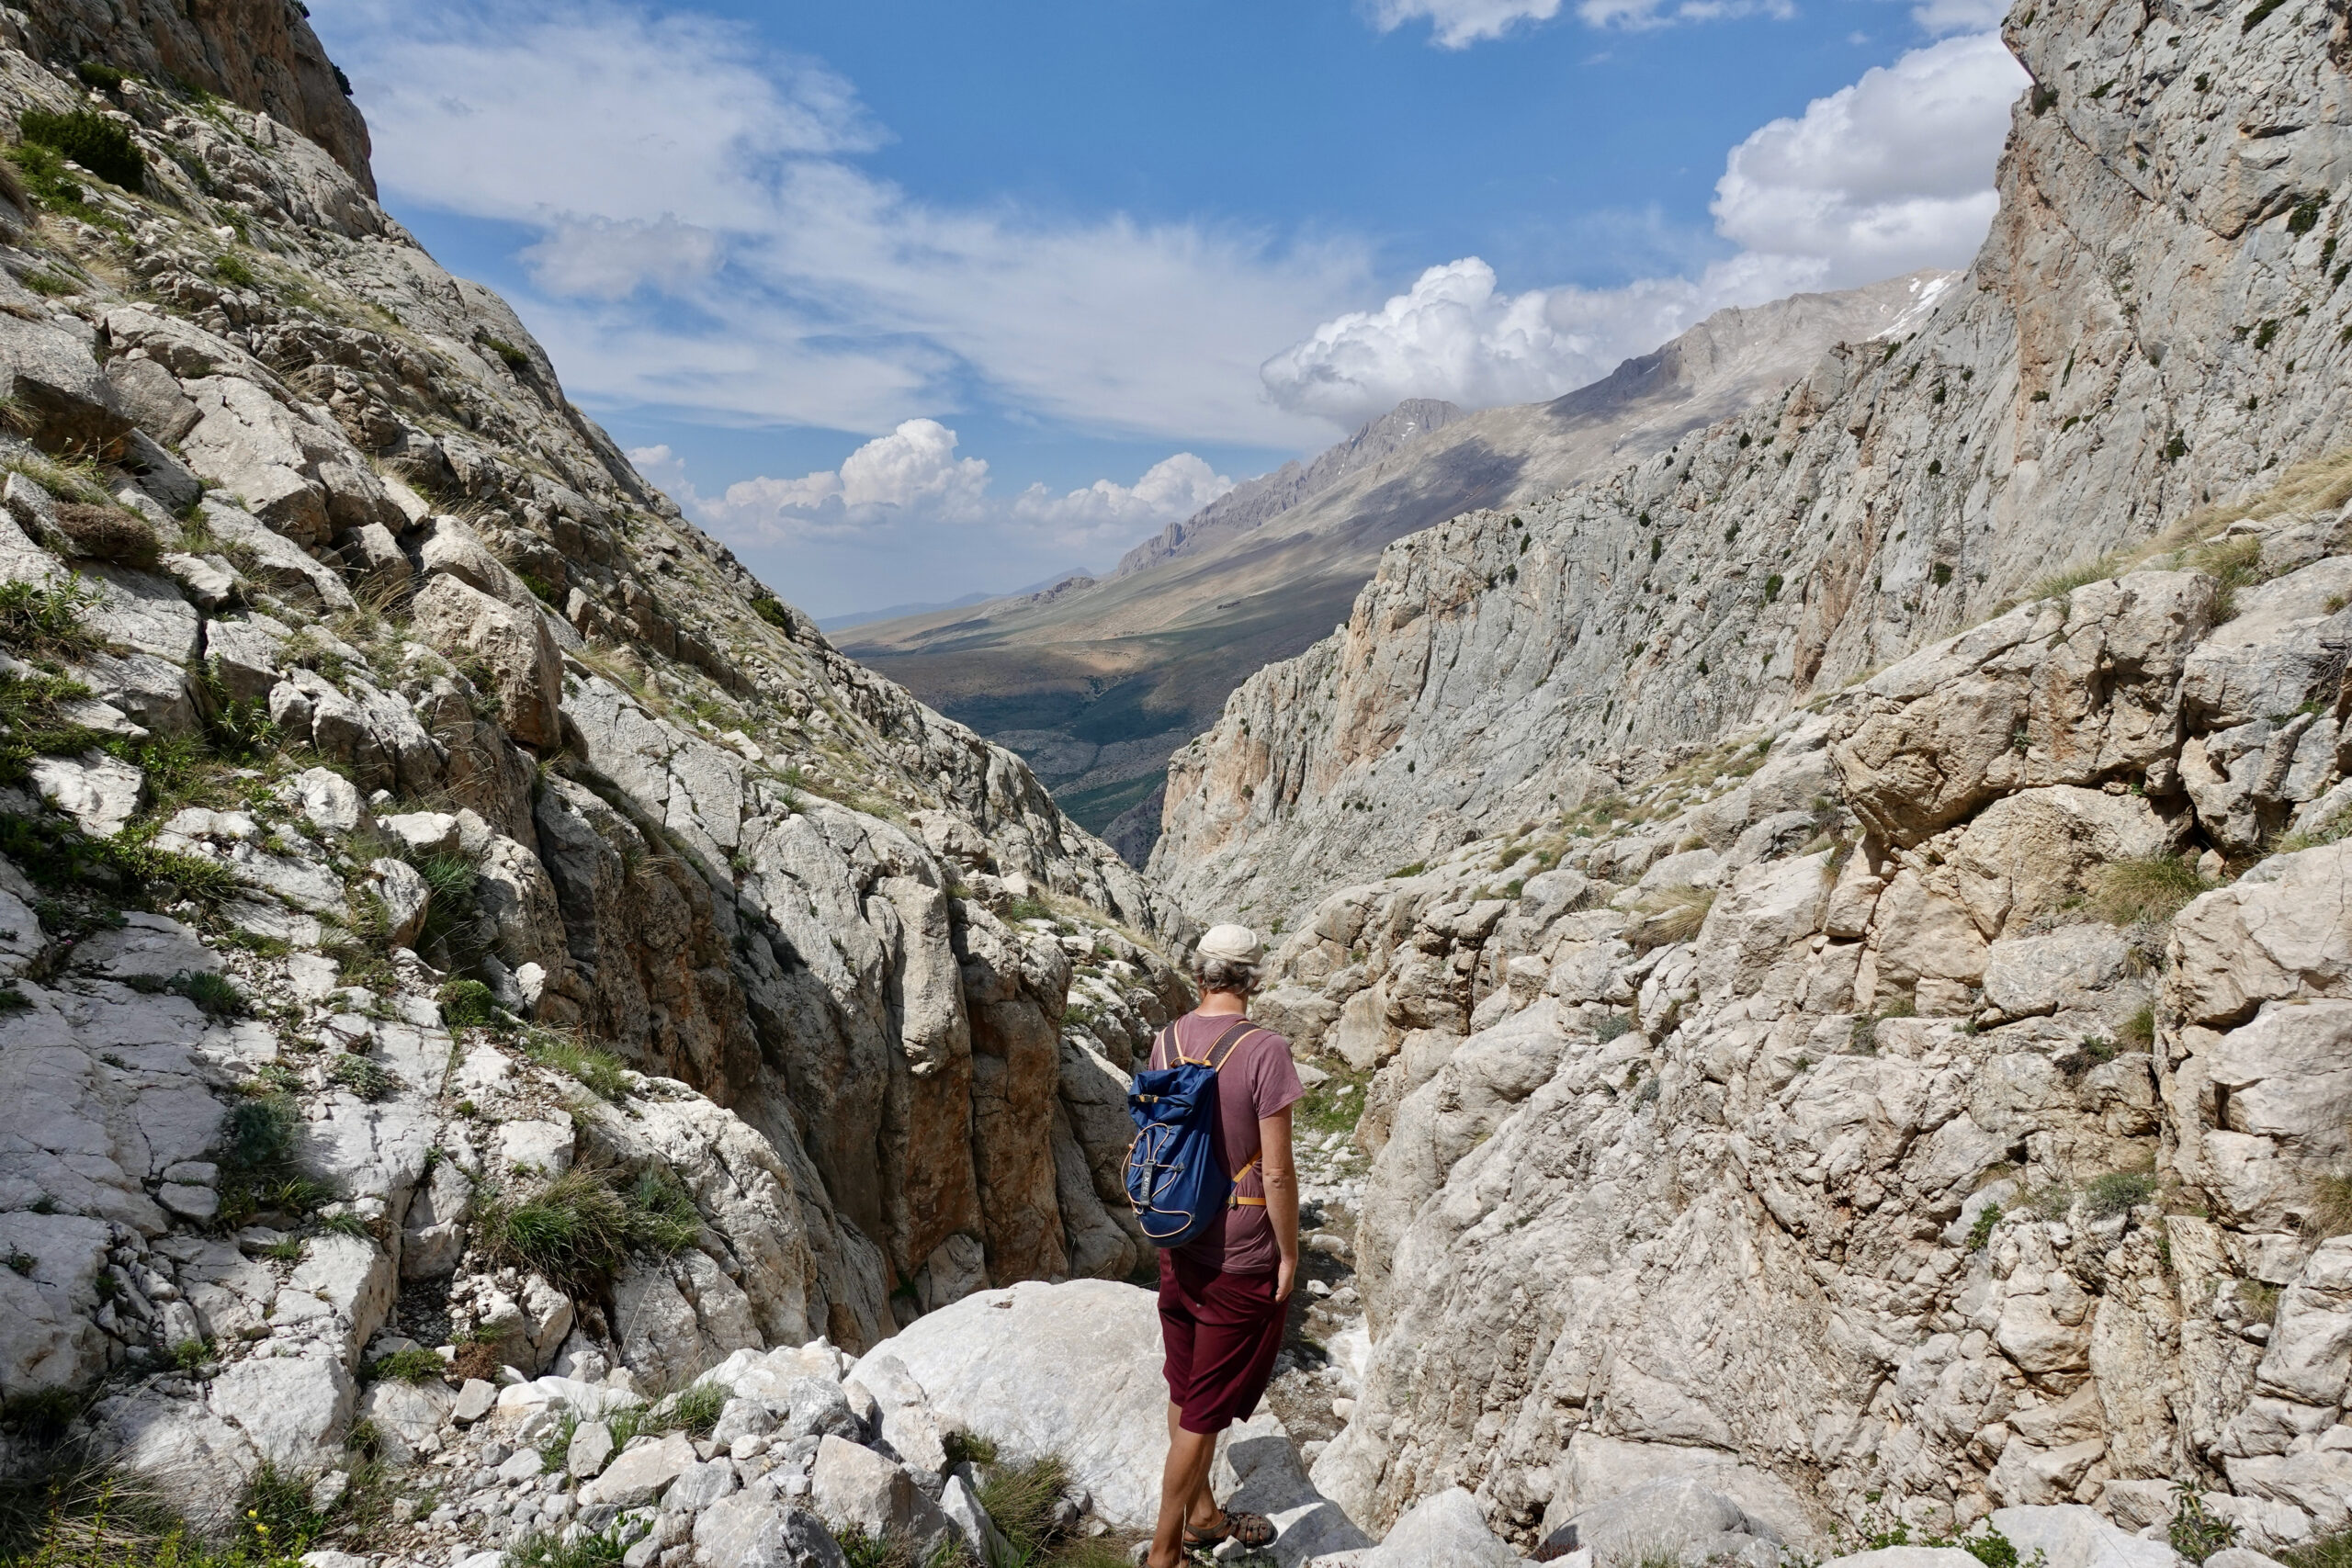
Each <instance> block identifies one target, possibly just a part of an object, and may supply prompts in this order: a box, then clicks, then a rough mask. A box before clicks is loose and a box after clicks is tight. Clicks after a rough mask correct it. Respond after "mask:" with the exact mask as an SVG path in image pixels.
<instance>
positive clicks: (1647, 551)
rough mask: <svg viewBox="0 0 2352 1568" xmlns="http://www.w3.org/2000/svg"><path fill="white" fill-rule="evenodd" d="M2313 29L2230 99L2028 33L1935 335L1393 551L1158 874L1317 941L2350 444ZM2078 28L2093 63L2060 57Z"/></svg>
mask: <svg viewBox="0 0 2352 1568" xmlns="http://www.w3.org/2000/svg"><path fill="white" fill-rule="evenodd" d="M2264 15H2265V17H2266V18H2271V17H2272V14H2271V13H2269V12H2266V13H2265V14H2264ZM2301 16H2303V13H2302V12H2296V13H2294V14H2293V15H2292V16H2290V15H2287V14H2283V13H2282V14H2280V15H2278V17H2275V20H2276V21H2278V22H2281V23H2285V24H2286V25H2282V26H2276V27H2275V28H2274V27H2273V26H2271V25H2269V22H2268V21H2266V23H2265V25H2263V26H2260V27H2257V28H2255V29H2254V30H2253V31H2252V32H2250V33H2248V34H2246V35H2245V48H2246V49H2247V50H2249V51H2255V52H2256V55H2257V56H2258V57H2260V58H2263V59H2264V60H2265V62H2266V66H2267V69H2266V71H2265V73H2262V74H2259V75H2257V76H2256V77H2254V78H2252V79H2246V78H2244V77H2243V76H2241V77H2239V78H2236V79H2225V78H2224V77H2223V76H2222V75H2221V74H2219V72H2220V71H2221V70H2222V69H2223V67H2224V61H2225V59H2226V57H2228V56H2229V55H2230V54H2231V53H2232V51H2233V48H2234V47H2235V46H2234V41H2232V42H2231V44H2230V47H2224V44H2223V42H2222V41H2221V40H2218V39H2208V40H2207V41H2206V42H2204V43H2202V44H2190V43H2188V42H2186V41H2184V43H2183V44H2182V45H2181V46H2177V47H2176V46H2172V45H2170V44H2169V43H2168V42H2167V41H2166V40H2168V39H2170V38H2171V37H2172V36H2173V34H2172V33H2171V31H2169V30H2167V28H2168V27H2169V26H2172V25H2175V24H2168V25H2167V28H2157V27H2155V26H2154V25H2153V24H2152V25H2151V26H2150V28H2148V30H2147V36H2145V37H2142V36H2140V35H2138V34H2133V35H2131V37H2129V38H2124V39H2110V38H2109V36H2108V35H2107V34H2106V33H2104V32H2097V33H2095V35H2094V30H2093V29H2090V28H2087V27H2086V26H2080V27H2079V28H2078V24H2075V23H2074V22H2072V21H2069V22H2067V23H2066V24H2065V26H2066V28H2067V29H2069V30H2068V31H2066V32H2065V33H2063V34H2061V33H2053V32H2052V28H2057V27H2059V25H2060V24H2059V21H2058V18H2057V17H2056V16H2055V15H2054V14H2052V13H2048V12H2045V13H2043V15H2042V18H2041V20H2042V23H2043V25H2041V26H2038V27H2029V28H2019V29H2018V33H2017V39H2016V42H2017V47H2018V51H2019V52H2020V54H2021V56H2022V57H2023V58H2024V59H2025V60H2026V62H2027V63H2028V65H2029V67H2030V69H2031V70H2033V71H2034V73H2035V77H2036V87H2035V89H2034V92H2033V93H2032V94H2030V95H2029V96H2028V97H2026V98H2023V99H2021V100H2020V101H2019V105H2018V109H2017V110H2016V122H2015V125H2014V128H2013V130H2012V135H2011V140H2010V144H2009V148H2008V151H2007V153H2006V155H2005V157H2004V160H2003V163H2002V166H2001V175H2000V189H2001V197H2002V205H2001V209H2000V214H1999V217H1998V218H1997V219H1996V221H1995V224H1994V227H1993V230H1992V232H1991V234H1990V235H1989V236H1988V238H1987V239H1986V241H1985V246H1984V249H1983V251H1982V252H1981V254H1979V256H1978V258H1977V261H1976V263H1975V265H1974V266H1973V268H1972V269H1971V271H1970V273H1969V275H1968V276H1967V277H1966V278H1965V279H1964V280H1963V281H1962V283H1960V284H1959V285H1956V286H1955V287H1954V288H1951V291H1950V292H1949V293H1948V294H1946V295H1945V296H1944V297H1943V299H1941V300H1940V301H1939V303H1938V306H1937V309H1936V310H1935V311H1934V314H1933V315H1932V317H1931V318H1930V319H1929V320H1928V321H1926V322H1925V323H1924V324H1923V325H1922V326H1921V327H1920V328H1919V330H1918V331H1917V333H1915V334H1913V335H1911V336H1909V337H1907V338H1905V340H1904V341H1902V342H1901V343H1899V344H1884V345H1878V344H1872V345H1869V346H1866V347H1857V348H1847V349H1841V350H1839V351H1837V352H1835V353H1833V354H1832V355H1829V356H1828V357H1827V358H1826V359H1825V360H1824V361H1823V362H1822V363H1821V364H1820V365H1819V366H1818V367H1816V368H1815V370H1814V371H1813V372H1812V374H1811V375H1809V376H1808V377H1807V378H1805V379H1804V381H1803V382H1801V383H1800V384H1799V385H1797V386H1796V387H1794V388H1793V389H1791V390H1790V391H1789V392H1788V393H1787V394H1786V395H1784V396H1783V397H1781V398H1780V399H1778V400H1774V401H1772V402H1770V403H1767V404H1765V405H1762V406H1759V407H1758V408H1757V409H1755V410H1753V411H1752V412H1749V413H1747V414H1745V415H1742V416H1740V417H1738V418H1736V419H1734V420H1731V421H1729V422H1726V423H1722V424H1718V425H1715V426H1713V427H1712V428H1710V429H1708V430H1707V431H1705V432H1704V433H1703V434H1699V435H1697V436H1695V437H1692V438H1689V439H1686V440H1683V441H1680V442H1679V443H1678V444H1677V445H1676V446H1674V447H1673V449H1672V450H1671V451H1670V452H1669V453H1666V454H1662V455H1660V456H1657V457H1651V458H1649V459H1647V460H1645V461H1644V462H1642V463H1641V464H1639V465H1638V466H1635V467H1633V468H1628V469H1625V470H1622V471H1620V472H1619V473H1617V474H1615V475H1612V476H1611V477H1610V478H1609V479H1607V480H1606V481H1605V482H1602V483H1599V484H1595V485H1589V486H1587V487H1585V488H1583V489H1582V490H1579V491H1575V492H1573V493H1570V494H1566V495H1563V496H1561V497H1559V498H1558V499H1557V500H1555V501H1553V502H1547V503H1544V504H1540V505H1534V506H1521V507H1520V508H1517V509H1516V510H1515V512H1514V513H1502V512H1499V511H1483V512H1479V513H1473V514H1470V515H1467V516H1464V517H1461V518H1457V519H1455V520H1453V521H1452V522H1450V523H1448V524H1446V525H1444V526H1443V527H1441V528H1437V529H1433V530H1430V532H1428V533H1426V534H1423V535H1420V536H1415V537H1413V538H1409V539H1406V540H1402V541H1400V542H1398V543H1397V544H1396V545H1395V546H1393V547H1390V549H1389V550H1388V552H1387V554H1386V555H1385V557H1384V558H1383V560H1382V562H1381V567H1380V570H1379V574H1378V575H1377V576H1376V577H1375V578H1374V581H1373V582H1372V583H1371V584H1370V585H1369V586H1368V587H1367V588H1366V590H1365V592H1363V595H1362V596H1361V597H1359V599H1358V600H1357V601H1356V604H1355V606H1354V609H1353V611H1352V613H1351V617H1350V619H1349V621H1348V623H1347V625H1346V626H1345V627H1344V629H1343V630H1342V631H1341V633H1340V634H1339V635H1337V636H1335V637H1331V638H1329V639H1328V640H1326V641H1325V642H1323V643H1320V644H1318V645H1317V647H1316V648H1315V649H1312V650H1311V651H1309V652H1308V653H1306V654H1305V655H1303V656H1302V657H1301V658H1299V659H1298V660H1294V661H1292V662H1290V663H1288V664H1284V665H1281V666H1277V667H1274V668H1272V669H1269V670H1266V671H1261V673H1260V674H1259V675H1257V676H1255V677H1253V678H1252V679H1251V680H1250V682H1248V683H1246V684H1245V685H1244V686H1243V687H1242V688H1241V689H1240V690H1238V692H1236V694H1234V697H1233V699H1232V700H1231V702H1230V703H1228V705H1227V709H1226V712H1225V715H1224V716H1223V718H1222V719H1221V720H1220V722H1219V724H1218V725H1217V726H1216V728H1215V729H1213V730H1212V731H1211V732H1209V733H1208V734H1207V735H1205V736H1204V737H1203V738H1202V739H1200V740H1199V741H1197V742H1196V743H1195V744H1194V745H1193V746H1192V747H1190V748H1188V749H1187V750H1184V751H1182V752H1181V753H1179V754H1178V755H1177V757H1176V758H1175V759H1174V761H1173V762H1172V764H1171V773H1170V779H1171V783H1170V789H1169V795H1168V804H1167V810H1166V818H1165V832H1166V837H1165V838H1163V839H1162V840H1161V842H1160V845H1159V848H1158V850H1157V851H1156V852H1155V854H1154V857H1153V862H1152V863H1153V864H1154V865H1155V866H1157V867H1158V868H1159V871H1160V873H1161V874H1162V875H1163V876H1164V877H1165V878H1166V880H1167V881H1168V883H1169V884H1170V886H1173V887H1175V888H1176V889H1177V890H1178V892H1179V895H1180V897H1182V898H1184V899H1185V900H1186V902H1187V905H1188V907H1190V908H1195V909H1204V910H1209V909H1214V910H1224V909H1227V908H1240V909H1244V910H1256V911H1258V912H1259V913H1261V914H1262V915H1264V916H1267V917H1269V918H1271V917H1272V916H1273V915H1276V914H1283V913H1295V911H1297V910H1298V909H1300V908H1303V907H1304V906H1305V905H1306V904H1308V903H1310V902H1311V901H1312V900H1313V898H1314V897H1315V896H1316V893H1317V889H1318V888H1319V887H1321V886H1329V884H1330V883H1331V882H1332V881H1334V880H1345V879H1352V878H1354V877H1357V876H1361V875H1364V874H1372V873H1375V872H1378V871H1380V870H1384V869H1386V868H1387V867H1390V866H1394V865H1397V864H1401V863H1406V862H1409V861H1413V860H1416V859H1422V858H1426V856H1427V855H1428V854H1429V853H1430V852H1431V851H1432V850H1435V849H1440V848H1442V847H1445V846H1446V845H1448V844H1450V843H1453V842H1458V841H1459V840H1460V838H1461V837H1462V836H1464V835H1466V834H1467V833H1468V832H1470V831H1472V830H1474V829H1488V828H1496V827H1503V826H1508V825H1510V824H1514V823H1516V822H1518V821H1521V820H1528V819H1534V818H1541V817H1543V816H1544V814H1545V813H1546V812H1547V811H1550V810H1555V809H1556V808H1558V807H1562V806H1566V805H1570V804H1573V803H1575V802H1577V801H1579V800H1582V799H1585V798H1588V797H1589V796H1590V795H1594V794H1595V793H1606V792H1607V791H1609V790H1610V789H1612V788H1614V787H1615V786H1616V784H1617V783H1619V782H1621V781H1622V782H1627V783H1630V782H1634V781H1635V780H1638V779H1640V778H1643V777H1645V776H1646V775H1647V774H1649V773H1655V772H1657V771H1658V770H1659V769H1660V768H1661V767H1662V766H1664V765H1666V764H1667V763H1668V761H1671V760H1672V759H1673V758H1674V756H1675V755H1677V754H1678V749H1679V748H1681V749H1687V748H1689V747H1691V746H1694V745H1698V744H1702V743H1706V742H1710V741H1712V739H1713V737H1715V736H1717V735H1719V734H1720V733H1722V732H1723V730H1724V728H1726V727H1728V726H1732V725H1736V724H1739V723H1743V722H1746V721H1747V720H1749V719H1752V718H1757V717H1763V716H1771V715H1775V714H1779V713H1783V712H1786V711H1788V710H1789V709H1790V708H1792V707H1793V706H1795V705H1800V704H1803V703H1804V702H1806V701H1807V700H1809V699H1810V698H1811V697H1813V696H1814V695H1815V694H1817V693H1821V692H1826V691H1834V690H1836V689H1838V687H1840V686H1842V685H1843V684H1845V683H1846V682H1848V681H1849V680H1851V679H1853V678H1854V677H1855V676H1857V675H1858V674H1860V673H1861V672H1862V671H1868V670H1871V669H1872V668H1875V667H1877V666H1879V665H1882V664H1884V663H1886V662H1887V661H1889V660H1893V659H1895V658H1898V657H1900V656H1902V655H1903V654H1905V653H1906V652H1908V651H1909V650H1911V649H1915V648H1917V647H1918V646H1919V645H1920V644H1921V643H1922V642H1924V641H1925V640H1927V639H1928V638H1929V637H1935V636H1939V635H1942V634H1943V633H1946V632H1949V631H1951V630H1952V629H1954V628H1955V627H1958V626H1965V625H1968V624H1970V623H1972V622H1974V621H1977V620H1980V619H1982V618H1983V617H1984V616H1985V615H1987V614H1988V613H1990V612H1991V611H1992V610H1993V609H1995V608H1996V607H1997V606H1998V605H2000V604H2003V603H2004V602H2005V601H2008V600H2011V599H2013V598H2015V597H2016V596H2017V595H2018V594H2019V593H2020V592H2024V591H2025V590H2027V589H2028V588H2029V587H2030V585H2031V584H2033V583H2035V582H2036V581H2039V580H2041V579H2042V578H2044V577H2046V576H2048V575H2050V574H2052V573H2053V572H2058V571H2061V570H2064V569H2066V568H2069V567H2070V566H2074V565H2075V564H2077V563H2081V562H2085V561H2087V560H2090V559H2092V558H2096V557H2098V556H2099V555H2100V554H2101V552H2104V551H2108V550H2111V549H2116V548H2119V547H2126V546H2130V545H2132V544H2134V543H2136V542H2139V541H2142V540H2144V539H2146V538H2148V537H2149V536H2151V535H2153V534H2154V533H2155V532H2157V531H2158V530H2160V529H2162V528H2163V527H2165V525H2168V524H2170V523H2173V522H2175V521H2177V520H2178V519H2180V518H2183V517H2185V516H2187V515H2188V513H2190V512H2192V511H2193V510H2194V509H2196V508H2197V507H2199V506H2200V505H2203V504H2205V503H2207V502H2215V501H2222V500H2226V499H2227V498H2229V497H2230V496H2232V495H2233V494H2235V493H2237V492H2238V491H2241V490H2243V489H2245V488H2246V487H2247V486H2249V485H2250V484H2254V483H2256V482H2257V481H2258V480H2259V479H2261V477H2262V476H2263V475H2264V474H2266V473H2267V471H2269V470H2271V469H2273V468H2276V467H2278V465H2281V464H2288V463H2292V462H2294V461H2295V460H2297V459H2298V458H2301V457H2311V456H2313V455H2316V454H2317V453H2319V452H2321V451H2323V450H2324V449H2326V448H2328V447H2329V446H2333V445H2334V444H2335V442H2337V441H2338V440H2340V439H2341V437H2340V434H2338V433H2339V432H2340V429H2341V423H2340V422H2341V420H2342V417H2343V412H2344V409H2345V406H2346V383H2345V377H2344V371H2345V367H2346V363H2347V359H2352V344H2346V342H2345V341H2344V339H2343V336H2342V332H2341V329H2342V327H2343V325H2344V322H2345V319H2346V312H2347V305H2346V299H2347V297H2346V295H2345V294H2344V292H2343V291H2342V290H2341V288H2340V287H2339V282H2340V279H2341V278H2342V277H2343V276H2344V274H2343V272H2342V269H2341V264H2339V263H2337V262H2335V232H2336V230H2337V226H2338V224H2339V222H2340V220H2341V209H2340V207H2339V206H2338V205H2336V204H2335V203H2333V202H2332V201H2331V200H2330V199H2329V198H2330V193H2331V190H2332V184H2333V181H2334V177H2335V176H2334V174H2333V172H2332V171H2333V168H2334V164H2333V163H2332V162H2331V160H2333V159H2335V158H2336V157H2338V156H2340V155H2341V154H2340V148H2341V147H2342V145H2343V143H2342V140H2341V139H2342V137H2343V136H2344V134H2345V133H2344V131H2343V130H2342V129H2341V126H2340V123H2339V121H2338V120H2336V119H2335V118H2331V117H2332V116H2333V115H2334V114H2335V107H2334V106H2335V105H2337V104H2338V103H2339V102H2341V101H2343V100H2344V98H2345V96H2346V95H2345V90H2344V84H2343V80H2342V77H2341V75H2340V73H2338V72H2337V71H2336V70H2335V67H2334V65H2333V64H2332V63H2331V62H2329V60H2328V59H2327V57H2326V56H2325V55H2324V52H2319V53H2308V54H2307V53H2306V52H2304V51H2308V50H2309V49H2310V48H2311V46H2310V45H2309V44H2308V41H2307V40H2308V35H2309V34H2310V33H2311V32H2312V29H2313V28H2316V26H2317V23H2316V22H2315V21H2312V22H2308V23H2307V22H2305V21H2298V20H2296V19H2295V17H2301ZM2177 25H2181V26H2184V27H2185V25H2186V24H2177ZM2075 30H2079V31H2080V32H2081V33H2083V34H2084V35H2086V36H2093V37H2094V41H2095V43H2096V45H2097V48H2098V51H2099V52H2098V62H2097V64H2096V65H2094V64H2093V63H2091V62H2089V61H2087V60H2082V61H2075V62H2068V61H2067V60H2065V59H2063V58H2060V57H2058V56H2056V55H2055V54H2053V53H2052V51H2053V50H2055V49H2056V48H2057V47H2058V45H2056V44H2055V43H2051V44H2047V45H2045V44H2044V43H2043V42H2042V40H2044V39H2053V38H2056V37H2060V36H2065V37H2072V36H2074V33H2075ZM2159 33H2161V34H2162V36H2161V37H2159V36H2157V35H2158V34H2159ZM2186 37H2187V35H2186V34H2184V39H2186ZM2290 46H2292V47H2293V48H2294V49H2295V50H2296V51H2298V52H2296V53H2294V54H2292V55H2291V56H2289V57H2287V58H2286V59H2283V60H2281V61H2279V62H2270V60H2269V56H2270V55H2271V54H2272V53H2274V52H2278V51H2286V50H2288V49H2289V48H2290ZM2082 47H2085V48H2089V47H2091V45H2090V44H2085V45H2083V46H2082ZM2094 70H2096V71H2098V73H2101V74H2100V75H2099V79H2098V81H2097V82H2095V83H2091V84H2090V85H2088V86H2086V85H2083V78H2084V77H2085V76H2086V74H2087V73H2091V72H2092V71H2094ZM2200 80H2201V81H2202V82H2203V83H2204V85H2203V86H2200V85H2199V81H2200ZM2143 164H2144V167H2143ZM1522 525H1523V526H1522Z"/></svg>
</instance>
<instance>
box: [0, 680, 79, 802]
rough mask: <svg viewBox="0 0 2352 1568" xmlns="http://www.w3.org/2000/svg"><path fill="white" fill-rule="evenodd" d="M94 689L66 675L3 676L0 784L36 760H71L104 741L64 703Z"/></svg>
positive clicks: (12, 780) (16, 776)
mask: <svg viewBox="0 0 2352 1568" xmlns="http://www.w3.org/2000/svg"><path fill="white" fill-rule="evenodd" d="M89 694H90V689H89V688H88V687H87V686H85V685H84V684H82V682H79V681H75V680H71V679H68V678H67V677H65V676H63V675H42V674H33V675H17V674H12V673H5V672H0V784H13V783H15V782H17V780H20V779H22V778H23V777H24V776H25V775H26V774H27V773H28V772H29V771H30V770H31V766H32V760H33V759H34V758H35V757H59V756H73V755H74V754H76V753H78V752H82V751H86V750H90V749H91V748H92V747H94V746H96V745H98V744H99V743H100V742H101V741H102V740H103V739H105V738H104V737H103V736H101V735H99V734H98V733H97V731H96V730H94V729H89V728H85V727H84V726H82V725H79V724H76V723H74V722H73V721H72V720H71V719H69V718H67V717H66V716H65V714H64V712H63V708H64V705H66V704H68V703H71V702H74V701H77V700H79V699H81V698H85V697H87V696H88V695H89Z"/></svg>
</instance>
